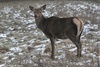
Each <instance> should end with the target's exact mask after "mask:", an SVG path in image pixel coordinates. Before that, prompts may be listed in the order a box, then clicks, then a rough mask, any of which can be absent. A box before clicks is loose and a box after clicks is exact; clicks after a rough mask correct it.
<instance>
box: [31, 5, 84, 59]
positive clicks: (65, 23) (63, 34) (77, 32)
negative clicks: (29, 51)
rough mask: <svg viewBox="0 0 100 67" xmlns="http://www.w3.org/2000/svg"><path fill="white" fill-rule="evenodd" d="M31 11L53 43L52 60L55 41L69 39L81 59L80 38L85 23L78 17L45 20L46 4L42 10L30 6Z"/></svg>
mask: <svg viewBox="0 0 100 67" xmlns="http://www.w3.org/2000/svg"><path fill="white" fill-rule="evenodd" d="M29 8H30V10H31V11H33V13H34V17H35V21H36V25H37V27H38V28H39V29H40V30H41V31H42V32H43V33H44V34H45V35H46V37H47V38H49V39H50V41H51V47H52V51H51V58H52V59H54V56H55V55H54V50H55V47H54V44H55V39H56V38H58V39H67V38H69V39H70V40H71V41H72V42H73V43H74V44H75V45H76V47H77V57H81V49H82V48H81V47H82V46H81V42H80V36H81V33H82V31H83V26H84V23H83V21H82V20H81V19H79V18H78V17H69V18H59V17H55V16H52V17H49V18H45V17H44V16H43V14H42V12H43V10H44V9H45V8H46V4H45V5H43V6H42V7H41V8H37V9H35V8H34V7H32V6H29Z"/></svg>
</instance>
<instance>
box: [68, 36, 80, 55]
mask: <svg viewBox="0 0 100 67" xmlns="http://www.w3.org/2000/svg"><path fill="white" fill-rule="evenodd" d="M68 37H69V39H70V40H71V41H72V42H73V43H74V44H75V45H76V47H77V57H81V50H82V45H81V42H80V39H79V38H77V37H76V36H75V35H74V34H68Z"/></svg>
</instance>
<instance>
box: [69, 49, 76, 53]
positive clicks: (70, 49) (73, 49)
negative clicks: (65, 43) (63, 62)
mask: <svg viewBox="0 0 100 67" xmlns="http://www.w3.org/2000/svg"><path fill="white" fill-rule="evenodd" d="M76 49H77V48H72V49H70V50H69V51H71V52H73V51H75V50H76Z"/></svg>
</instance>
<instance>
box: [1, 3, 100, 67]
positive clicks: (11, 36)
mask: <svg viewBox="0 0 100 67" xmlns="http://www.w3.org/2000/svg"><path fill="white" fill-rule="evenodd" d="M61 4H62V3H57V4H54V3H49V4H48V6H47V10H45V11H44V13H43V15H44V16H45V17H50V16H55V15H56V16H57V14H58V12H60V11H61V12H62V13H63V12H65V13H66V14H68V15H66V16H73V14H75V16H80V15H84V16H83V17H84V18H85V17H87V16H88V17H90V18H89V19H88V18H85V19H88V20H85V21H86V22H87V23H86V24H85V26H84V30H83V35H82V44H83V45H82V55H83V57H82V59H83V60H85V58H84V56H85V57H87V59H86V60H85V61H83V60H79V62H77V63H76V62H75V64H76V65H81V66H82V65H84V64H85V63H91V62H92V59H91V58H90V57H92V58H93V59H95V60H96V58H98V59H100V54H97V52H96V51H95V50H94V51H93V50H92V49H91V48H94V47H93V46H92V45H91V44H93V45H97V44H100V41H99V40H98V41H97V42H96V40H95V39H91V40H89V39H88V38H87V37H85V36H87V34H89V33H91V34H92V35H93V36H94V37H95V38H99V36H100V31H99V30H98V27H99V25H98V24H92V20H91V19H93V18H91V17H92V14H91V13H95V14H96V15H97V16H96V17H95V18H96V22H99V19H100V17H99V15H100V12H99V11H100V6H99V5H97V4H91V3H87V2H83V3H82V4H81V3H78V4H77V5H76V4H74V3H67V4H62V6H61ZM36 6H37V7H40V6H41V4H37V3H36ZM62 7H63V8H62ZM23 12H25V13H23ZM87 12H91V13H90V14H87ZM26 14H27V15H28V16H27V15H26ZM33 16H34V14H33V13H32V12H31V11H30V10H28V9H27V10H26V9H25V8H24V7H22V6H20V5H19V6H18V7H17V8H16V9H15V8H14V7H12V6H4V8H3V9H1V10H0V18H1V19H2V20H0V31H3V32H0V46H2V45H3V46H7V47H8V48H9V50H10V51H8V52H6V53H4V55H5V56H4V57H3V58H0V59H2V60H8V61H5V62H12V60H14V59H15V57H18V56H20V55H22V56H24V55H25V54H27V53H28V52H27V50H28V49H27V48H28V47H32V48H31V49H32V50H31V51H30V53H31V54H33V55H32V56H33V58H32V59H33V60H34V59H39V58H38V56H37V55H38V54H41V56H44V55H46V57H48V56H50V54H49V53H50V52H49V53H47V54H45V53H44V51H45V49H46V48H47V46H48V45H50V40H49V39H47V38H45V37H44V36H45V35H44V34H43V33H42V32H40V30H38V29H37V26H36V24H35V19H34V17H33ZM95 18H94V19H95ZM16 23H17V24H16ZM1 28H2V29H3V30H2V29H1ZM88 40H89V41H90V42H91V43H90V42H88ZM85 42H86V43H85ZM35 43H37V44H35ZM94 43H95V44H94ZM61 45H62V46H61ZM55 46H58V47H56V50H55V52H56V54H55V58H56V59H57V60H61V59H65V58H66V53H65V52H66V51H65V49H68V51H70V52H71V53H72V54H73V53H75V54H76V50H77V48H76V46H75V45H74V44H73V43H67V41H66V45H65V44H64V43H63V42H62V40H59V41H56V45H55ZM98 46H99V45H98ZM50 48H51V47H50ZM91 50H92V51H91ZM16 53H18V55H15V54H16ZM29 55H30V54H29ZM9 56H11V59H9ZM43 59H45V58H44V57H43ZM66 59H67V58H66ZM45 60H47V59H45ZM57 60H55V61H56V62H57ZM40 61H41V62H42V60H40ZM66 61H69V60H68V59H67V60H66ZM29 63H30V64H32V61H31V60H30V59H29ZM95 63H96V62H95ZM69 64H70V63H69ZM72 64H73V63H72ZM3 66H5V64H0V67H3ZM66 67H67V66H66Z"/></svg>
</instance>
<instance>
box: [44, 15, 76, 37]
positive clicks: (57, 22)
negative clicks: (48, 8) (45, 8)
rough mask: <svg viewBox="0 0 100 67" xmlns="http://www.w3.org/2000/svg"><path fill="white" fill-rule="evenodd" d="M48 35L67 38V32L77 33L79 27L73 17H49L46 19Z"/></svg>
mask: <svg viewBox="0 0 100 67" xmlns="http://www.w3.org/2000/svg"><path fill="white" fill-rule="evenodd" d="M45 25H46V28H45V32H46V35H51V36H53V37H55V38H59V39H67V38H68V37H67V34H71V33H72V34H74V35H76V34H77V27H76V25H75V24H74V23H73V17H70V18H57V17H54V18H52V17H51V18H48V19H47V20H46V21H45Z"/></svg>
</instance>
